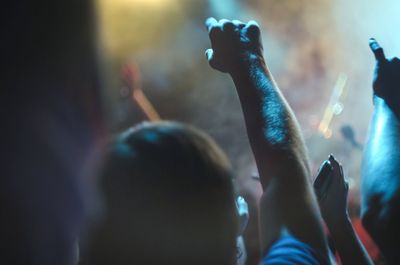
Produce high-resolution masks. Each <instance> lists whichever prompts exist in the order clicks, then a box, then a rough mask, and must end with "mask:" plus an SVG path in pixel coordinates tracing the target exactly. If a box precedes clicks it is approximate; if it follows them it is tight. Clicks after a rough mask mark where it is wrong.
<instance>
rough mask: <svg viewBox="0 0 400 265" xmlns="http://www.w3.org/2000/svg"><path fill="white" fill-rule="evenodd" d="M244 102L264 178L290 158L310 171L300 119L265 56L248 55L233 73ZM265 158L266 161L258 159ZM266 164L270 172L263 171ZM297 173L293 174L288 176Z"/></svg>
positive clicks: (303, 172) (245, 117)
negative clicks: (278, 85)
mask: <svg viewBox="0 0 400 265" xmlns="http://www.w3.org/2000/svg"><path fill="white" fill-rule="evenodd" d="M231 76H232V79H233V81H234V83H235V86H236V89H237V92H238V95H239V99H240V102H241V105H242V110H243V114H244V119H245V122H246V127H247V133H248V136H249V140H250V144H251V146H252V150H253V152H254V155H255V159H256V161H257V164H258V165H264V166H263V167H260V166H259V170H260V171H261V172H260V177H261V182H262V184H263V186H264V187H265V183H266V182H267V181H268V180H266V179H265V176H266V175H269V176H274V175H279V176H280V177H285V176H286V174H280V173H279V172H276V173H275V174H274V170H278V169H282V163H284V162H285V161H287V162H288V163H289V164H291V165H293V164H295V165H294V167H295V168H297V170H300V172H301V174H300V175H307V174H309V171H308V165H307V162H306V161H307V160H306V154H305V153H306V152H305V146H304V143H303V140H302V138H301V134H300V130H299V127H298V125H297V122H296V119H295V117H294V115H293V113H292V111H291V109H290V107H289V105H288V104H287V102H286V100H285V99H284V97H283V96H282V94H281V92H280V90H279V89H278V87H277V85H276V84H275V81H274V80H273V78H272V75H271V74H270V72H269V70H268V68H267V66H266V65H265V62H264V60H263V58H260V57H256V56H252V57H250V56H248V57H247V58H246V59H245V60H243V61H242V62H241V63H239V64H237V66H236V67H235V69H234V71H232V73H231ZM260 159H262V161H258V160H260ZM264 168H265V169H266V170H267V171H268V172H263V170H264ZM264 173H265V174H264ZM288 177H293V176H288Z"/></svg>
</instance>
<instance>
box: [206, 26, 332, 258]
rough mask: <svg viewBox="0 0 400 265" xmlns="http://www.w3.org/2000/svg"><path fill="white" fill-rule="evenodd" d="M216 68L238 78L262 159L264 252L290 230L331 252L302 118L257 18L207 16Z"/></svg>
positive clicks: (249, 130)
mask: <svg viewBox="0 0 400 265" xmlns="http://www.w3.org/2000/svg"><path fill="white" fill-rule="evenodd" d="M206 25H207V28H208V31H209V35H210V40H211V45H212V49H208V50H207V51H206V55H207V58H208V61H209V63H210V65H211V67H213V68H214V69H217V70H219V71H222V72H225V73H229V74H230V76H231V77H232V79H233V81H234V83H235V86H236V89H237V93H238V95H239V99H240V102H241V105H242V110H243V114H244V118H245V122H246V127H247V133H248V137H249V141H250V144H251V147H252V150H253V153H254V156H255V159H256V162H257V167H258V170H259V174H260V179H261V183H262V185H263V189H264V194H263V196H262V199H261V205H260V230H261V232H260V233H261V234H260V238H261V247H262V252H263V254H265V253H266V252H267V250H268V249H269V247H270V246H271V245H272V244H273V243H274V242H275V241H276V240H277V239H278V238H279V237H280V236H281V232H282V231H283V230H285V229H287V231H289V232H290V233H291V234H292V235H294V236H295V237H297V238H298V239H300V240H301V241H303V242H305V243H308V244H309V245H311V246H312V247H314V248H316V249H318V250H320V251H322V252H323V253H326V245H325V238H324V235H323V231H322V228H321V223H320V219H319V212H318V206H317V204H316V200H315V198H314V196H313V192H312V189H311V186H310V184H309V182H308V178H309V176H310V170H309V167H308V159H307V155H306V150H305V146H304V142H303V139H302V136H301V133H300V129H299V126H298V124H297V121H296V118H295V116H294V114H293V113H292V111H291V109H290V107H289V105H288V104H287V102H286V100H285V99H284V97H283V95H282V93H281V92H280V90H279V89H278V87H277V85H276V83H275V81H274V80H273V77H272V75H271V73H270V71H269V70H268V68H267V66H266V63H265V61H264V57H263V47H262V44H261V38H260V29H259V27H258V25H257V23H256V22H254V21H250V22H248V23H247V24H244V23H242V22H240V21H237V20H233V21H228V20H220V21H217V20H215V19H213V18H210V19H208V20H207V21H206Z"/></svg>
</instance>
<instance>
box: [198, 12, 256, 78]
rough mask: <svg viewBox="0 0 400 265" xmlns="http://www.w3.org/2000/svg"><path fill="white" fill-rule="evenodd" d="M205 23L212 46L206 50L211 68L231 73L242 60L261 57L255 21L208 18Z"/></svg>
mask: <svg viewBox="0 0 400 265" xmlns="http://www.w3.org/2000/svg"><path fill="white" fill-rule="evenodd" d="M205 24H206V27H207V30H208V34H209V37H210V40H211V47H212V48H211V49H208V50H207V51H206V56H207V59H208V62H209V63H210V66H211V67H212V68H214V69H216V70H219V71H221V72H224V73H231V72H232V71H233V70H234V68H235V67H236V66H238V65H240V63H241V62H243V61H246V60H249V59H251V58H262V53H263V47H262V44H261V37H260V28H259V26H258V24H257V22H255V21H249V22H248V23H243V22H241V21H239V20H232V21H230V20H227V19H221V20H219V21H217V20H216V19H215V18H208V19H207V20H206V22H205Z"/></svg>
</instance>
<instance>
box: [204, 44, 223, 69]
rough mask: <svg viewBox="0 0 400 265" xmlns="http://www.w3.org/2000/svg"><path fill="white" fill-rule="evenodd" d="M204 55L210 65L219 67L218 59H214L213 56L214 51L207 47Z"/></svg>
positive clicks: (215, 67)
mask: <svg viewBox="0 0 400 265" xmlns="http://www.w3.org/2000/svg"><path fill="white" fill-rule="evenodd" d="M206 57H207V61H208V63H209V64H210V66H211V67H212V68H214V69H217V70H218V69H220V68H221V67H220V65H219V64H218V61H217V60H216V59H215V56H214V51H213V49H207V50H206Z"/></svg>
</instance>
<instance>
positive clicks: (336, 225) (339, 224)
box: [325, 213, 352, 233]
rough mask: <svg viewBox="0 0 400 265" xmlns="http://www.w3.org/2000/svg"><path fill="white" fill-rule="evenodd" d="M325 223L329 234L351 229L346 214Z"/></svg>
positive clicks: (349, 220)
mask: <svg viewBox="0 0 400 265" xmlns="http://www.w3.org/2000/svg"><path fill="white" fill-rule="evenodd" d="M325 223H326V225H327V226H328V229H329V230H330V231H331V233H333V232H334V231H335V232H336V231H342V230H344V229H346V228H349V227H350V228H351V227H352V224H351V219H350V217H349V215H348V214H347V213H345V214H340V215H337V216H336V217H335V218H330V219H328V221H325Z"/></svg>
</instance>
